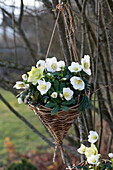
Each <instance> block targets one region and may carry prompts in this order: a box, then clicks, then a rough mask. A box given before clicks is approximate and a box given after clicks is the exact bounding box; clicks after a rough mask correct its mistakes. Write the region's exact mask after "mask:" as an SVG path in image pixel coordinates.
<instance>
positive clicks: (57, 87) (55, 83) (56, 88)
mask: <svg viewBox="0 0 113 170" xmlns="http://www.w3.org/2000/svg"><path fill="white" fill-rule="evenodd" d="M54 88H55V90H56V91H58V90H59V81H58V80H55V81H54Z"/></svg>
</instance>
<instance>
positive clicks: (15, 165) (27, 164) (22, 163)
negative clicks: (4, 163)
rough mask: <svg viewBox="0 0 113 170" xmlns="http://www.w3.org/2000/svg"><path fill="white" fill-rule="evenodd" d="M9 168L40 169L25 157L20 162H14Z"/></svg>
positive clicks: (15, 169)
mask: <svg viewBox="0 0 113 170" xmlns="http://www.w3.org/2000/svg"><path fill="white" fill-rule="evenodd" d="M7 170H38V169H37V168H36V167H35V165H33V164H31V163H30V162H28V161H27V160H25V159H22V160H21V161H20V162H19V163H12V164H11V165H10V166H9V167H8V168H7Z"/></svg>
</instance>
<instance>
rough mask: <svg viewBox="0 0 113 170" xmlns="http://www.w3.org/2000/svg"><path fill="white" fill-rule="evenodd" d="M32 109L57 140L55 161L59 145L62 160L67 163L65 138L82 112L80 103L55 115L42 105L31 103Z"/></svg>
mask: <svg viewBox="0 0 113 170" xmlns="http://www.w3.org/2000/svg"><path fill="white" fill-rule="evenodd" d="M29 106H30V108H31V109H33V111H34V112H35V113H36V115H37V116H38V117H39V119H40V120H41V121H42V122H43V123H44V125H45V126H46V127H47V128H48V130H49V132H50V133H51V134H52V136H53V138H54V140H55V144H56V147H55V153H54V156H53V162H54V161H55V157H56V151H57V147H58V146H59V149H60V152H61V156H62V160H63V162H64V163H65V159H64V154H63V153H64V151H63V147H62V144H63V142H62V141H63V139H64V138H65V136H66V135H67V133H68V130H69V129H70V127H71V125H72V124H73V122H74V120H75V119H76V118H77V117H78V115H79V114H80V113H79V111H78V106H79V105H78V104H77V105H75V106H73V107H69V111H68V112H66V111H59V112H57V113H56V114H55V115H53V116H51V109H50V108H47V107H44V106H42V105H40V106H39V107H34V106H33V105H29Z"/></svg>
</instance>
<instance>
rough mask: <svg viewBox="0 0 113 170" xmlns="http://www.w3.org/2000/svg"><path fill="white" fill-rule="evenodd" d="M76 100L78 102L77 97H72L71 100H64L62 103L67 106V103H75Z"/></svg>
mask: <svg viewBox="0 0 113 170" xmlns="http://www.w3.org/2000/svg"><path fill="white" fill-rule="evenodd" d="M75 102H76V100H75V99H71V100H69V101H65V102H63V103H62V105H65V106H67V105H71V104H75Z"/></svg>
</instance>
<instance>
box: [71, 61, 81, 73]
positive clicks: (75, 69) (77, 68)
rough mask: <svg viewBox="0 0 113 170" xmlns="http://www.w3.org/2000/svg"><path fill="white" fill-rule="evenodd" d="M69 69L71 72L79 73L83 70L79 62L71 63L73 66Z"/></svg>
mask: <svg viewBox="0 0 113 170" xmlns="http://www.w3.org/2000/svg"><path fill="white" fill-rule="evenodd" d="M68 69H69V70H70V71H71V72H75V73H77V72H79V71H81V70H82V66H81V65H80V64H79V63H78V62H76V63H75V62H72V63H71V66H69V67H68Z"/></svg>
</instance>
